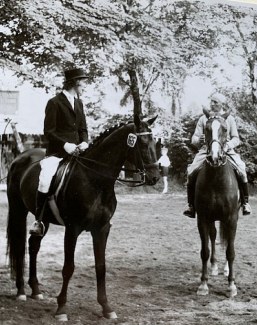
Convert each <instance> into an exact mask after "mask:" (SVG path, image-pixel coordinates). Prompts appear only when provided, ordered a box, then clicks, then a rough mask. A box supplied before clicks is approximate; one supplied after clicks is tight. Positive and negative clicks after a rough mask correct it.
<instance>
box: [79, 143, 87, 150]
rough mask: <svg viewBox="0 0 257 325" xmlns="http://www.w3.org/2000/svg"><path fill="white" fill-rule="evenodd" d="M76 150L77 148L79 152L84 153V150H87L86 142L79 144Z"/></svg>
mask: <svg viewBox="0 0 257 325" xmlns="http://www.w3.org/2000/svg"><path fill="white" fill-rule="evenodd" d="M78 148H79V150H80V151H84V150H86V149H87V148H88V144H87V142H86V141H83V142H81V143H80V144H79V145H78Z"/></svg>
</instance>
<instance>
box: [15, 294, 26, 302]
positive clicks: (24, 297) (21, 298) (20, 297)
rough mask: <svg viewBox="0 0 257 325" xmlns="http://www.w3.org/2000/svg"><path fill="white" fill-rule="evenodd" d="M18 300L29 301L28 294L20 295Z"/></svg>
mask: <svg viewBox="0 0 257 325" xmlns="http://www.w3.org/2000/svg"><path fill="white" fill-rule="evenodd" d="M16 300H18V301H27V296H26V295H18V296H17V297H16Z"/></svg>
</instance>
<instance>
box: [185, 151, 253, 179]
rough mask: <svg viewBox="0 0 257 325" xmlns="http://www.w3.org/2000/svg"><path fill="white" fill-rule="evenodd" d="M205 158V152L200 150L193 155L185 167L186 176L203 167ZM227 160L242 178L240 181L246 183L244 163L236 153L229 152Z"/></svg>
mask: <svg viewBox="0 0 257 325" xmlns="http://www.w3.org/2000/svg"><path fill="white" fill-rule="evenodd" d="M205 158H206V150H204V149H200V150H199V151H198V153H197V154H196V155H195V158H194V160H193V162H192V164H190V165H188V167H187V174H188V176H190V175H191V174H192V173H193V172H194V171H195V170H197V169H200V168H201V166H202V165H203V163H204V161H205ZM227 158H228V160H229V161H230V162H231V164H232V165H233V167H234V168H235V169H236V170H237V171H238V172H239V175H240V176H241V177H242V180H243V181H244V182H245V183H246V182H247V174H246V169H245V167H246V166H245V163H244V162H243V161H242V159H241V158H240V155H239V154H238V153H236V152H235V151H234V150H231V151H230V152H229V156H227Z"/></svg>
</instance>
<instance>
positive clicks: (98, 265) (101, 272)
mask: <svg viewBox="0 0 257 325" xmlns="http://www.w3.org/2000/svg"><path fill="white" fill-rule="evenodd" d="M109 230H110V224H108V227H107V226H105V229H104V230H103V229H102V230H99V231H95V232H92V237H93V245H94V255H95V269H96V280H97V301H98V303H99V304H100V305H101V306H102V308H103V316H104V317H105V318H108V319H114V318H117V315H116V313H115V312H114V311H113V310H112V308H111V307H110V306H109V303H108V300H107V295H106V285H105V249H106V243H107V238H108V235H109Z"/></svg>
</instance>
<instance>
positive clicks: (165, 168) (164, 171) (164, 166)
mask: <svg viewBox="0 0 257 325" xmlns="http://www.w3.org/2000/svg"><path fill="white" fill-rule="evenodd" d="M158 163H159V164H160V166H161V175H162V179H163V184H164V188H163V191H162V193H163V194H166V193H167V192H168V174H169V166H170V159H169V157H168V149H167V148H165V147H163V148H162V149H161V158H160V159H159V160H158Z"/></svg>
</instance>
